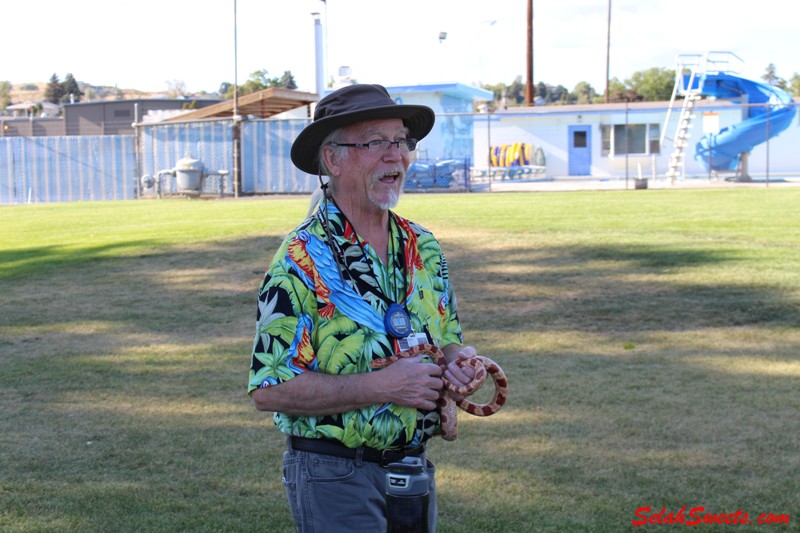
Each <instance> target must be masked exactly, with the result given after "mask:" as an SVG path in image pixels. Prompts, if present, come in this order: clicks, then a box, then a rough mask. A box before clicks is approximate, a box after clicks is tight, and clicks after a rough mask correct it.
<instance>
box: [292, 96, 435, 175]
mask: <svg viewBox="0 0 800 533" xmlns="http://www.w3.org/2000/svg"><path fill="white" fill-rule="evenodd" d="M388 118H399V119H402V120H403V124H404V125H405V127H406V128H408V136H409V137H411V138H414V139H417V140H418V141H419V140H421V139H422V138H423V137H425V136H426V135H427V134H428V133H430V131H431V129H432V128H433V123H434V122H435V120H436V116H435V115H434V113H433V109H431V108H430V107H427V106H424V105H405V104H398V103H397V102H395V101H394V100H392V98H391V97H390V96H389V93H388V91H387V90H386V88H385V87H382V86H381V85H367V84H358V85H348V86H347V87H343V88H341V89H338V90H336V91H334V92H332V93H331V94H329V95H328V96H326V97H325V98H323V99H322V100H320V101H319V102H318V103H317V108H316V109H315V110H314V121H313V122H312V123H311V124H309V125H308V126H306V127H305V128H304V129H303V131H301V132H300V135H298V136H297V138H296V139H295V140H294V143H293V144H292V152H291V154H292V162H293V163H294V164H295V166H296V167H297V168H299V169H300V170H302V171H303V172H307V173H309V174H321V171H320V169H319V149H320V146H321V145H322V141H323V140H325V137H327V136H328V135H329V134H330V133H331V132H332V131H334V130H336V129H339V128H341V127H344V126H348V125H350V124H355V123H356V122H362V121H365V120H384V119H388Z"/></svg>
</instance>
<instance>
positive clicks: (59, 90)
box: [44, 74, 64, 104]
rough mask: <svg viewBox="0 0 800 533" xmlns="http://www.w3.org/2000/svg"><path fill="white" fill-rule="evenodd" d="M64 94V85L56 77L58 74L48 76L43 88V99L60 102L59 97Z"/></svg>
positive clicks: (55, 102)
mask: <svg viewBox="0 0 800 533" xmlns="http://www.w3.org/2000/svg"><path fill="white" fill-rule="evenodd" d="M62 96H64V86H63V85H61V81H59V79H58V74H53V75H52V76H50V81H49V82H48V83H47V87H46V88H45V90H44V99H45V100H47V101H48V102H50V103H53V104H58V103H60V102H61V97H62Z"/></svg>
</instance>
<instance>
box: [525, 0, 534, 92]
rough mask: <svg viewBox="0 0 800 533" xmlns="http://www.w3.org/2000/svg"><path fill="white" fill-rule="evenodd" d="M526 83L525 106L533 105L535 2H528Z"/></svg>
mask: <svg viewBox="0 0 800 533" xmlns="http://www.w3.org/2000/svg"><path fill="white" fill-rule="evenodd" d="M527 67H528V68H527V72H528V76H527V78H528V79H527V81H526V82H525V105H527V106H532V105H533V97H534V90H533V0H528V65H527Z"/></svg>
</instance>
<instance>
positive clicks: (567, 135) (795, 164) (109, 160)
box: [0, 101, 800, 204]
mask: <svg viewBox="0 0 800 533" xmlns="http://www.w3.org/2000/svg"><path fill="white" fill-rule="evenodd" d="M762 105H763V104H762ZM752 107H753V104H750V105H747V104H743V105H735V104H731V103H728V102H716V103H715V102H705V101H704V103H703V105H698V108H697V109H696V110H695V113H696V115H697V116H696V117H695V118H694V122H693V126H694V129H693V130H691V138H690V139H688V140H687V141H686V144H685V145H684V146H683V147H682V148H680V150H681V151H682V152H683V158H682V163H681V165H680V166H679V167H678V168H677V170H678V172H677V173H676V174H677V178H674V177H673V178H672V179H673V180H675V179H696V178H707V179H712V178H714V179H725V178H726V174H725V173H722V172H716V171H714V172H712V171H710V170H709V169H708V168H707V165H706V166H704V165H703V162H704V161H698V156H697V155H696V154H695V153H694V152H695V146H696V145H697V143H698V142H699V141H700V140H701V139H703V138H704V135H705V134H706V133H708V132H712V133H713V132H718V133H719V134H725V133H726V132H727V133H730V132H731V131H734V132H736V131H737V130H738V131H739V132H741V131H742V127H741V126H740V124H741V123H742V121H743V118H744V117H745V116H747V115H748V114H749V113H750V111H749V110H750V108H752ZM667 116H668V114H667V107H666V103H660V104H652V103H647V104H643V105H638V106H637V105H633V104H632V105H630V106H628V105H626V106H625V107H624V109H623V108H619V106H617V108H611V107H608V106H603V105H594V106H542V107H536V108H529V109H509V110H501V111H496V112H493V113H490V114H487V113H460V114H440V115H437V120H436V126H435V127H434V130H433V131H432V132H431V134H430V135H429V136H428V137H426V138H425V139H424V140H423V142H421V143H420V144H419V145H418V148H417V150H416V151H415V152H414V154H413V158H414V159H413V161H412V163H411V166H410V167H409V170H408V175H407V179H406V190H408V191H414V192H436V191H476V190H491V187H490V185H491V183H492V182H495V181H506V180H517V181H519V180H528V181H530V180H538V181H554V180H568V179H576V178H577V179H595V180H613V179H625V180H627V179H628V177H629V176H630V177H634V176H639V177H642V176H644V177H645V178H647V177H650V178H654V179H664V180H666V179H667V178H666V175H667V171H668V169H669V168H670V158H671V157H672V158H673V160H674V159H675V153H676V151H677V150H678V148H676V146H677V145H676V143H675V142H674V141H671V140H669V136H667V135H666V134H667V133H670V134H671V133H672V131H674V129H675V127H676V124H677V121H678V116H677V114H675V115H674V116H673V118H672V119H667V120H665V117H667ZM766 118H767V120H766V121H765V123H764V125H763V126H761V129H763V130H765V131H761V130H759V129H757V128H756V129H752V128H751V130H750V131H749V135H752V136H753V138H754V142H753V147H752V148H751V149H750V150H751V151H750V152H749V153H748V154H747V155H746V156H740V157H741V158H742V161H741V163H746V164H747V167H746V171H747V174H748V175H749V176H751V177H753V178H755V179H765V178H766V179H768V180H772V179H775V178H781V177H786V178H787V179H793V178H791V177H794V178H800V152H798V151H797V150H796V147H797V145H798V142H800V119H797V118H791V121H790V122H788V121H787V122H786V123H785V127H786V129H785V130H784V131H782V132H781V133H780V134H779V135H777V136H776V135H775V131H774V130H772V129H770V128H774V126H775V123H774V122H770V120H769V119H770V115H769V112H768V113H767V115H766ZM308 123H309V119H282V120H276V119H266V120H245V121H243V122H240V123H238V124H236V123H234V122H233V121H232V120H206V121H194V122H186V123H159V124H142V125H138V126H137V127H136V134H135V135H133V136H131V135H103V136H50V137H46V136H42V137H0V204H15V203H38V202H68V201H87V200H127V199H134V198H148V197H156V196H161V195H181V194H186V191H183V190H181V189H180V188H179V187H178V183H177V181H178V180H177V179H176V172H175V171H176V166H178V165H179V163H180V162H181V161H185V160H186V159H187V158H189V159H191V160H194V161H196V162H197V164H199V165H201V166H202V168H203V172H204V174H203V176H204V178H203V180H202V182H201V186H200V189H199V190H197V191H196V194H199V195H209V196H215V197H219V196H232V195H254V194H304V193H309V192H310V191H312V190H314V189H315V188H316V187H317V186H318V178H317V176H310V175H308V174H305V173H304V172H302V171H300V170H298V169H297V168H296V167H295V166H294V165H293V164H292V161H291V157H290V151H291V146H292V142H293V141H294V139H295V138H296V137H297V135H298V134H299V133H300V131H301V130H302V129H303V128H304V127H305V126H306V125H307V124H308ZM717 138H718V139H719V138H721V136H718V137H717ZM237 140H238V142H237ZM717 144H721V143H717ZM717 144H715V146H714V148H716V147H717ZM237 149H238V161H239V165H240V172H239V182H238V183H237V182H236V180H235V179H234V178H235V176H236V175H237V173H236V169H235V162H236V160H237V158H236V156H235V153H236V151H237ZM698 153H700V152H698ZM734 155H736V154H734ZM742 167H743V164H740V168H739V169H738V170H736V171H735V172H734V171H731V172H729V173H728V174H727V176H728V177H730V176H731V175H742V174H743V172H742ZM487 184H488V185H489V186H488V187H487Z"/></svg>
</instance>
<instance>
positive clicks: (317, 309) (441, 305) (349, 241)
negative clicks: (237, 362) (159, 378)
mask: <svg viewBox="0 0 800 533" xmlns="http://www.w3.org/2000/svg"><path fill="white" fill-rule="evenodd" d="M326 203H327V215H326V214H325V211H326V209H325V207H324V206H325V204H326ZM390 215H391V216H390V233H391V234H390V240H389V261H388V264H389V265H390V267H389V268H386V266H384V264H383V262H382V261H381V260H380V258H379V257H378V255H377V254H376V253H375V251H374V249H373V248H372V247H371V246H370V245H369V243H367V242H364V241H362V240H361V239H359V237H358V235H356V234H355V232H354V230H353V228H352V226H351V225H350V223H349V221H348V220H347V219H346V217H345V216H344V215H343V214H342V213H341V212H340V211H339V209H338V208H337V207H336V204H335V203H334V202H333V201H331V200H328V201H327V202H326V201H323V202H322V204H321V206H320V209H319V210H317V212H316V214H315V215H314V216H313V217H310V218H308V219H307V220H306V221H304V222H303V223H302V224H301V225H300V226H299V227H298V228H296V229H295V230H293V231H292V232H291V233H290V234H289V235H288V236H287V237H286V238H285V239H284V241H283V244H282V245H281V247H280V248H279V249H278V251H277V253H276V254H275V257H274V259H273V260H272V263H271V264H270V266H269V269H268V270H267V273H266V275H265V277H264V280H263V282H262V284H261V287H260V289H259V293H258V313H257V327H256V335H255V342H254V344H253V353H252V359H251V366H250V381H249V387H248V393H251V392H252V391H253V390H255V389H256V388H259V387H271V386H275V385H278V384H280V383H282V382H284V381H287V380H290V379H292V378H294V377H295V376H297V375H299V374H301V373H303V372H325V373H328V374H352V373H357V372H371V371H373V370H372V369H370V366H369V365H370V362H371V361H373V360H374V359H378V358H384V357H389V356H391V355H393V354H394V353H396V352H397V351H399V349H398V344H397V340H396V339H394V338H393V337H391V336H389V335H388V334H387V332H386V328H385V326H384V315H385V313H386V310H387V308H388V306H389V302H391V301H394V302H396V303H399V304H405V308H406V310H407V311H408V313H409V315H410V318H411V323H412V326H413V330H414V332H415V333H422V332H424V333H426V334H427V336H428V342H433V343H434V344H436V345H437V346H440V347H442V346H445V345H447V344H451V343H461V340H462V339H461V326H460V324H459V322H458V317H457V314H456V301H455V298H454V295H453V292H452V289H451V286H450V281H449V278H448V273H447V263H446V261H445V258H444V254H443V253H442V249H441V247H440V245H439V243H438V241H437V240H436V239H435V237H434V236H433V234H431V233H430V232H429V231H427V230H426V229H424V228H423V227H421V226H419V225H417V224H414V223H413V222H410V221H408V220H406V219H404V218H402V217H400V216H397V215H396V214H394V213H390ZM329 239H332V240H333V246H331V245H330V244H329ZM334 250H335V251H336V252H334ZM334 253H336V255H334ZM337 258H338V265H346V268H344V266H342V267H341V270H340V267H339V266H338V265H337ZM377 371H379V370H377ZM274 421H275V424H276V425H277V426H278V428H279V429H280V430H281V431H282V432H284V433H287V434H290V435H295V436H301V437H308V438H328V439H335V440H338V441H340V442H342V443H343V444H345V445H346V446H349V447H351V448H355V447H358V446H361V445H366V446H370V447H372V448H377V449H387V448H400V447H405V446H416V445H418V444H420V443H422V442H424V441H425V440H427V439H428V438H430V437H431V436H432V435H433V433H434V432H435V431H436V429H437V428H438V426H439V416H438V414H437V413H436V412H435V411H434V412H425V411H418V410H417V409H413V408H409V407H401V406H398V405H394V404H383V405H372V406H369V407H365V408H362V409H357V410H354V411H348V412H345V413H340V414H336V415H328V416H290V415H288V414H285V413H275V416H274Z"/></svg>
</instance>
